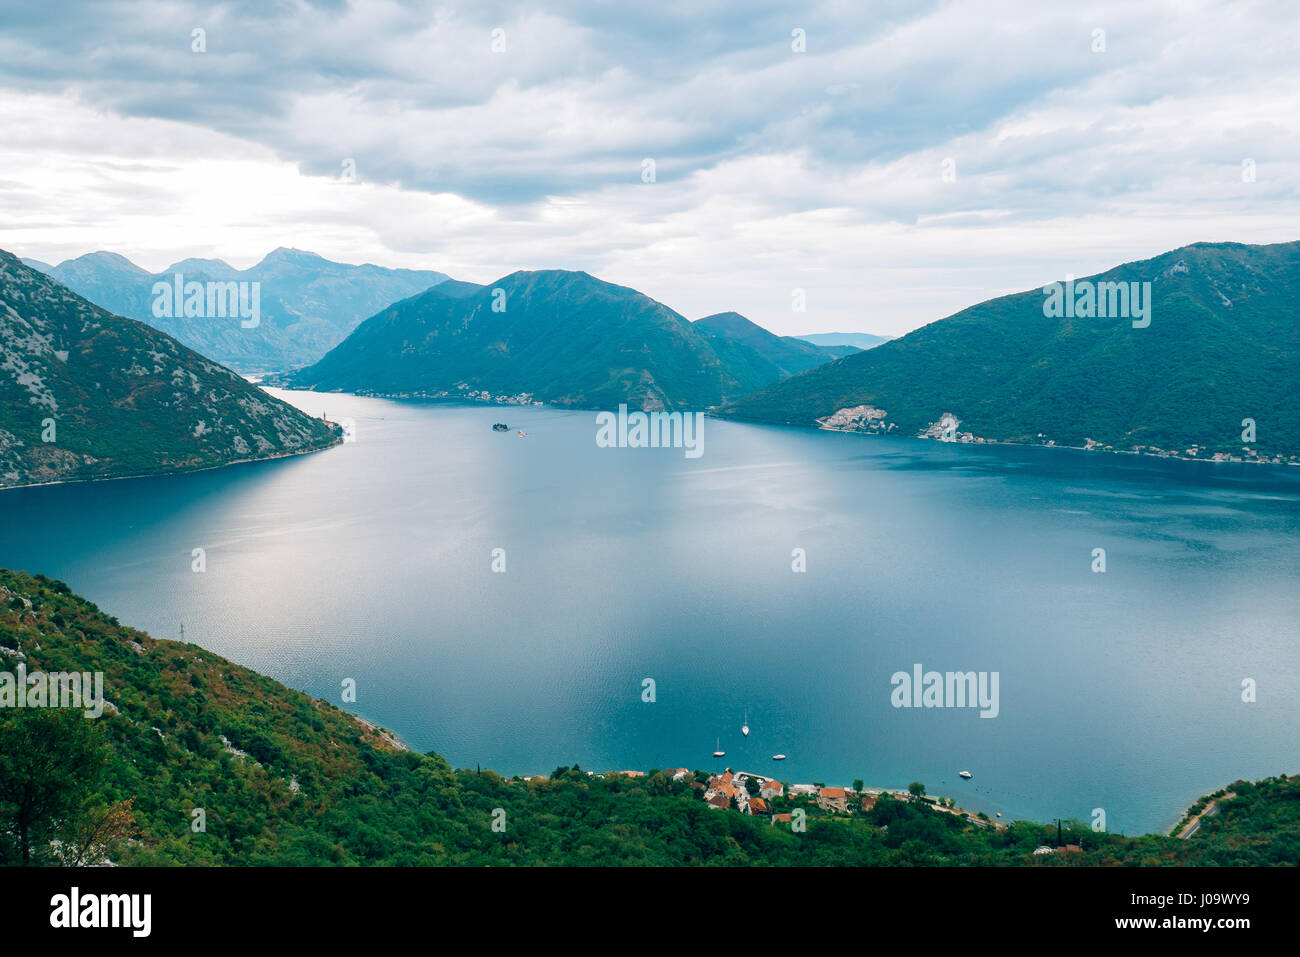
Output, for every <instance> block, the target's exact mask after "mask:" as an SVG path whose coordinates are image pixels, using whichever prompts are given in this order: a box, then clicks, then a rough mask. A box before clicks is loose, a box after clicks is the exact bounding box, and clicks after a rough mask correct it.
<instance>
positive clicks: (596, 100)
mask: <svg viewBox="0 0 1300 957" xmlns="http://www.w3.org/2000/svg"><path fill="white" fill-rule="evenodd" d="M196 30H201V31H203V32H202V34H200V35H199V36H200V37H201V38H202V43H200V42H199V40H198V39H196V34H195V31H196ZM197 46H206V50H204V51H202V52H198V51H196V49H195V47H197ZM1298 50H1300V8H1297V6H1296V4H1295V3H1294V2H1293V0H1276V2H1252V0H1241V2H1209V0H1205V2H1202V0H1165V2H1144V3H1133V2H1132V0H1120V2H1102V3H1090V2H1086V0H1080V2H1074V0H1069V2H1059V3H1058V2H1039V3H1030V2H1027V0H988V2H958V3H941V2H926V0H909V2H893V0H872V2H870V3H864V2H853V0H846V2H828V3H816V2H810V3H804V4H785V3H771V2H766V0H747V2H745V3H739V2H731V3H715V2H709V0H686V2H680V3H678V2H672V0H668V2H665V0H658V2H655V3H645V4H612V3H597V2H571V3H562V2H553V3H545V4H531V5H529V4H523V5H521V4H498V3H492V2H474V3H464V4H457V3H421V2H403V3H393V2H372V0H353V2H345V0H323V2H309V0H248V2H226V3H208V4H199V3H195V4H191V3H185V2H174V0H172V2H139V0H93V2H91V0H87V2H76V0H59V2H57V3H51V2H49V0H6V2H5V3H4V6H3V8H2V9H0V248H4V249H7V250H10V251H12V252H15V253H17V254H19V255H21V256H26V257H32V258H36V259H41V260H45V261H47V262H59V261H61V260H63V259H65V258H69V257H72V256H77V255H80V254H82V253H85V252H89V251H92V250H96V249H111V250H113V251H116V252H120V253H122V254H123V255H126V256H127V257H129V258H130V259H132V260H134V261H135V262H136V263H138V264H139V265H141V266H144V267H145V268H148V269H162V268H164V267H166V266H167V265H169V264H170V263H172V262H174V261H176V260H179V259H182V258H185V257H189V256H200V257H218V258H222V259H225V260H227V261H228V262H230V263H232V264H233V265H236V266H241V267H243V266H248V265H251V264H252V263H254V262H256V261H257V260H259V259H260V258H261V257H262V256H263V255H264V254H265V253H266V252H268V251H269V250H271V249H273V248H274V247H277V246H292V247H296V248H300V249H310V250H312V251H315V252H318V253H320V254H322V255H324V256H327V257H329V258H331V259H338V260H342V261H347V262H375V263H379V264H381V265H388V266H419V267H425V268H430V269H438V270H441V271H443V272H447V273H449V274H451V275H453V276H455V277H457V278H463V279H470V280H474V281H478V282H487V281H490V280H492V279H494V278H496V277H498V276H500V275H502V274H505V273H508V272H511V271H513V270H515V269H521V268H525V269H531V268H552V267H559V268H569V269H585V270H587V271H588V272H590V273H593V274H594V275H597V276H599V277H601V278H604V279H608V280H610V281H613V282H618V283H622V284H625V285H629V286H634V287H636V288H637V289H640V290H642V291H643V292H646V293H648V294H649V295H652V296H654V297H655V298H657V299H659V300H661V301H663V302H665V303H667V304H668V305H670V306H672V307H673V308H675V309H677V310H678V311H679V312H681V313H683V314H684V315H686V316H687V317H688V318H697V317H699V316H702V315H706V314H708V313H712V312H719V311H723V310H727V309H735V310H738V311H740V312H743V313H744V314H746V315H748V316H749V317H750V318H752V319H754V320H756V321H758V322H760V323H762V324H763V325H765V326H767V327H768V328H770V329H773V330H774V331H777V332H780V333H783V334H803V333H810V332H826V331H870V332H877V333H883V334H887V335H899V334H901V333H903V332H906V331H907V330H909V329H912V328H915V327H916V326H919V325H922V324H924V323H926V322H930V321H932V320H934V319H937V318H941V317H942V316H944V315H947V314H949V313H951V312H953V311H956V310H957V309H959V308H962V307H964V306H967V305H970V304H971V303H974V302H977V301H980V300H982V299H986V298H989V297H990V296H994V295H998V294H1001V293H1005V292H1011V291H1015V290H1020V289H1026V288H1030V287H1033V286H1036V285H1042V283H1044V282H1046V281H1049V280H1052V279H1055V278H1059V277H1062V276H1064V275H1065V274H1066V273H1073V274H1074V275H1079V276H1082V275H1087V274H1089V273H1092V272H1097V271H1099V270H1101V269H1104V268H1107V267H1109V266H1112V265H1114V264H1116V263H1119V262H1123V261H1126V260H1131V259H1140V258H1146V257H1148V256H1153V255H1156V254H1158V253H1160V252H1163V251H1165V250H1167V249H1171V248H1174V247H1176V246H1180V245H1183V244H1185V243H1189V242H1196V241H1203V240H1208V241H1221V240H1232V241H1239V242H1250V243H1266V242H1281V241H1289V240H1296V239H1300V190H1298V189H1297V183H1298V182H1300V180H1298V176H1300V149H1298V147H1300V135H1298V134H1300V68H1298V67H1300V60H1298V54H1297V51H1298ZM647 161H649V162H647ZM651 163H652V164H653V165H652V166H651ZM353 168H354V169H355V176H354V177H350V176H349V175H348V173H349V172H350V170H352V169H353ZM651 170H652V171H653V177H651V176H650V175H649V174H650V172H651ZM647 179H652V181H650V182H647V181H646V180H647ZM795 289H802V290H804V291H805V296H806V302H807V311H806V312H797V311H795V310H794V309H793V308H792V291H793V290H795Z"/></svg>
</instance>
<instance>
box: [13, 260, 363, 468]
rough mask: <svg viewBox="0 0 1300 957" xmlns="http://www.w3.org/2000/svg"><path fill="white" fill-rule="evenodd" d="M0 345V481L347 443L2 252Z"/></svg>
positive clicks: (192, 463)
mask: <svg viewBox="0 0 1300 957" xmlns="http://www.w3.org/2000/svg"><path fill="white" fill-rule="evenodd" d="M210 321H213V322H221V321H223V320H210ZM225 321H226V322H227V324H230V325H233V326H234V327H235V328H236V329H237V328H238V326H239V323H238V321H234V322H230V321H229V320H225ZM0 355H2V356H3V361H2V362H0V488H3V487H5V486H12V485H26V484H33V483H39V482H55V481H74V480H80V479H96V478H110V477H121V476H128V475H146V474H151V473H159V472H178V471H186V470H190V469H201V468H211V467H213V466H218V465H226V464H229V463H231V462H238V461H247V460H250V459H264V458H275V457H277V456H282V455H292V454H295V453H299V452H307V451H311V450H314V449H321V448H326V447H328V446H330V445H332V444H334V443H335V442H337V441H340V436H341V433H340V432H339V431H338V429H337V427H335V426H331V425H328V424H326V423H324V422H321V421H320V420H318V419H314V418H312V417H311V416H308V415H304V414H303V413H302V412H299V411H298V410H297V409H295V408H293V407H292V406H290V405H288V404H286V403H284V402H281V401H280V400H278V399H274V398H272V397H271V396H269V395H267V394H266V393H265V392H263V391H262V390H260V389H258V388H257V387H256V386H254V385H252V384H250V383H249V382H247V381H245V380H244V379H243V378H241V377H240V376H238V375H236V374H235V373H233V372H231V371H230V370H229V369H226V368H224V367H223V366H220V365H218V364H217V363H215V362H213V361H211V360H209V359H206V358H204V357H203V356H201V355H199V354H198V353H196V352H192V351H191V350H189V349H187V348H185V346H183V345H181V344H180V343H179V342H177V341H176V340H175V339H173V338H171V337H170V336H168V335H165V334H164V333H162V332H159V331H158V330H156V329H153V328H151V327H149V326H147V325H145V324H144V323H141V322H136V321H135V320H134V319H124V318H122V317H121V316H115V315H112V314H111V313H108V312H106V311H104V310H103V309H101V308H100V307H99V306H96V305H94V304H93V303H91V302H88V301H87V300H85V299H83V298H81V297H80V296H78V295H77V294H75V293H74V292H72V291H71V290H69V289H68V288H66V287H64V286H62V285H60V284H59V283H57V282H55V281H54V280H52V279H50V278H49V277H48V276H46V275H45V274H43V273H41V272H38V271H37V270H35V269H32V268H30V267H28V266H25V265H23V264H22V263H21V262H19V260H18V259H17V258H15V257H14V256H12V255H10V254H9V253H7V252H4V251H3V250H0Z"/></svg>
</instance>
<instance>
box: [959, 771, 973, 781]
mask: <svg viewBox="0 0 1300 957" xmlns="http://www.w3.org/2000/svg"><path fill="white" fill-rule="evenodd" d="M957 777H959V778H966V779H968V780H969V779H970V778H972V777H974V775H973V774H971V773H970V772H969V771H958V772H957Z"/></svg>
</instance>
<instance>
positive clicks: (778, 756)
mask: <svg viewBox="0 0 1300 957" xmlns="http://www.w3.org/2000/svg"><path fill="white" fill-rule="evenodd" d="M772 760H773V761H784V760H785V755H784V754H774V755H772Z"/></svg>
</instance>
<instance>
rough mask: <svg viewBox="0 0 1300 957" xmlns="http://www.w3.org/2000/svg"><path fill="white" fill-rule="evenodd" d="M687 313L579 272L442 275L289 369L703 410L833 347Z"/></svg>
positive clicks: (427, 390)
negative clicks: (467, 278)
mask: <svg viewBox="0 0 1300 957" xmlns="http://www.w3.org/2000/svg"><path fill="white" fill-rule="evenodd" d="M724 316H734V318H735V320H737V321H738V324H739V325H740V326H743V327H744V328H743V329H740V330H738V329H737V328H736V325H737V324H736V323H719V322H714V321H713V320H721V319H723V318H724V317H723V316H720V317H710V319H706V320H700V322H697V323H691V322H688V321H687V320H686V319H684V318H683V317H682V316H680V315H678V314H677V313H676V312H674V311H673V310H672V309H669V308H668V307H667V306H665V305H663V304H662V303H659V302H656V301H655V300H653V299H651V298H650V297H649V296H646V295H643V294H642V293H639V292H637V291H636V290H635V289H628V288H627V287H625V286H616V285H613V284H612V283H607V282H603V281H601V280H599V279H596V278H594V277H592V276H589V275H588V274H587V273H585V272H568V271H565V270H543V271H539V272H516V273H512V274H511V275H509V276H505V277H503V278H501V279H499V280H497V281H496V282H494V283H489V284H487V285H485V286H475V285H474V284H472V283H454V284H453V283H444V284H442V285H440V286H435V287H434V288H433V289H430V290H428V291H427V292H424V293H422V294H420V295H418V296H413V297H412V298H410V299H406V300H404V301H402V302H399V303H395V304H394V305H392V306H390V307H389V308H388V309H385V310H384V311H382V312H380V313H379V314H378V315H376V316H373V317H371V318H370V319H368V320H366V321H365V322H364V323H362V324H361V326H360V327H359V328H358V329H357V330H356V331H355V332H354V333H353V334H352V335H351V336H349V337H348V338H347V339H346V340H345V341H343V342H342V343H341V344H340V345H339V346H338V347H337V348H335V349H333V350H332V351H331V352H330V353H329V354H328V355H326V356H325V357H324V358H323V359H321V360H320V362H318V363H316V364H315V365H313V366H311V367H309V368H307V369H304V370H302V371H301V372H299V373H298V374H297V375H295V376H293V377H292V379H291V383H292V384H293V385H295V386H297V387H299V388H311V389H317V390H321V391H331V390H333V391H344V392H360V393H378V394H384V395H421V396H434V397H443V396H451V397H465V396H467V395H470V394H473V397H475V398H485V397H484V396H482V395H481V393H484V392H486V393H487V394H488V396H487V397H490V398H493V399H496V398H505V399H513V400H515V401H539V402H549V403H551V404H553V405H560V406H570V407H574V408H606V409H608V408H615V407H617V406H618V405H619V404H621V403H627V404H628V405H630V406H633V407H634V408H642V409H706V408H710V407H713V406H716V405H719V404H720V403H722V402H725V401H727V400H729V399H735V398H739V397H740V396H742V395H745V394H747V393H750V392H753V391H754V390H756V389H760V388H762V387H763V386H766V385H769V384H771V383H773V382H776V381H778V380H779V379H781V378H784V377H785V376H788V375H790V374H792V373H793V372H797V371H801V370H803V369H807V368H810V367H811V366H813V365H816V364H818V363H820V362H825V361H827V360H828V359H830V358H833V356H834V353H832V352H830V351H827V350H823V349H819V348H817V347H815V346H812V345H810V344H808V343H804V342H799V341H797V340H786V339H782V338H781V337H779V336H774V335H772V334H771V333H769V332H767V331H766V330H763V329H761V328H759V327H758V326H756V325H754V324H753V323H751V322H749V320H747V319H744V318H743V317H741V316H735V314H734V313H732V314H724Z"/></svg>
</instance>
